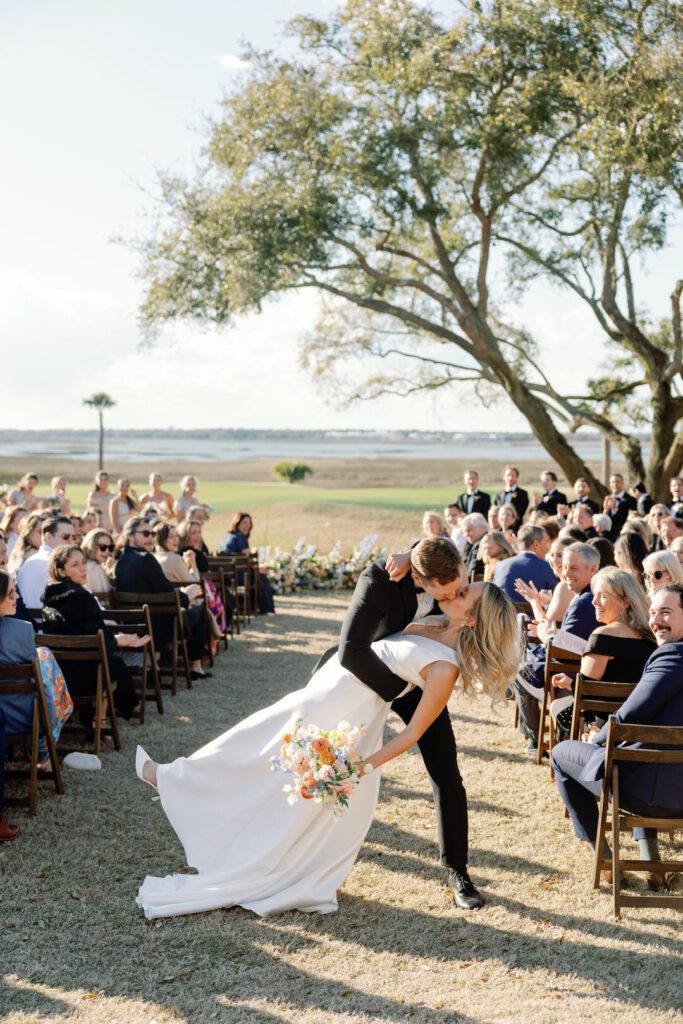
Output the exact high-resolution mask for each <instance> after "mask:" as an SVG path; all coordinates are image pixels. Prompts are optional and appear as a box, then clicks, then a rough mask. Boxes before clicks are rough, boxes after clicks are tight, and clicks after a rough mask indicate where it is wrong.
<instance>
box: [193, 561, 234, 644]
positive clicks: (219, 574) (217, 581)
mask: <svg viewBox="0 0 683 1024" xmlns="http://www.w3.org/2000/svg"><path fill="white" fill-rule="evenodd" d="M199 578H200V580H201V583H202V586H203V585H204V583H211V584H213V586H214V587H215V588H216V591H217V592H218V596H219V597H220V599H221V601H222V603H223V609H224V611H225V622H226V626H225V629H224V630H222V631H221V636H222V638H223V647H224V649H225V650H226V651H227V649H228V633H230V635H231V636H233V635H234V630H233V626H232V621H231V622H230V625H228V610H229V609H228V602H227V596H226V592H225V572H224V571H223V569H214V570H213V571H212V572H201V573H200V574H199ZM219 628H220V627H219Z"/></svg>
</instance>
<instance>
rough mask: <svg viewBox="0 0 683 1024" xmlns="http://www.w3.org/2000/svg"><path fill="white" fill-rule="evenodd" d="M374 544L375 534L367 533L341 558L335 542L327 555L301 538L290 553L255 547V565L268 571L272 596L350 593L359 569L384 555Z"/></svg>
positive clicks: (385, 551) (382, 549)
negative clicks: (256, 549)
mask: <svg viewBox="0 0 683 1024" xmlns="http://www.w3.org/2000/svg"><path fill="white" fill-rule="evenodd" d="M387 553H388V552H387V549H386V548H383V547H380V546H379V545H378V543H377V535H376V534H368V536H367V537H364V538H363V539H362V541H361V542H360V544H357V545H356V546H355V547H354V549H353V551H352V553H351V554H350V555H348V556H347V555H344V554H343V553H342V550H341V543H340V542H339V541H338V542H337V543H336V544H335V545H334V547H333V548H332V550H331V551H330V552H329V554H327V555H325V554H323V553H322V552H320V551H318V548H317V547H316V546H315V544H306V540H305V538H304V537H301V538H300V539H299V540H298V541H297V542H296V545H295V547H294V549H293V550H292V551H285V550H283V549H282V548H270V547H267V548H259V563H260V564H261V565H262V566H265V567H266V569H267V571H268V579H269V580H270V582H271V584H272V586H273V590H274V591H275V593H276V594H295V593H296V592H297V591H299V590H353V588H354V587H355V585H356V581H357V580H358V577H359V576H360V574H361V573H362V571H363V569H364V568H365V567H366V565H368V564H369V563H370V562H373V561H374V560H375V559H376V558H382V557H384V556H385V555H386V554H387Z"/></svg>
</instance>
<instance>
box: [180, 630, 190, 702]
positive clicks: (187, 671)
mask: <svg viewBox="0 0 683 1024" xmlns="http://www.w3.org/2000/svg"><path fill="white" fill-rule="evenodd" d="M179 644H180V651H181V654H182V656H183V666H184V668H185V681H186V682H187V688H188V690H191V689H192V670H191V669H190V656H189V655H188V653H187V640H186V639H185V637H184V636H183V637H181V638H180V640H179Z"/></svg>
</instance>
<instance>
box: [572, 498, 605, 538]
mask: <svg viewBox="0 0 683 1024" xmlns="http://www.w3.org/2000/svg"><path fill="white" fill-rule="evenodd" d="M568 524H569V525H570V526H577V527H578V528H579V530H583V532H584V534H585V536H586V539H587V540H590V539H591V538H592V537H597V535H598V534H597V531H596V529H595V527H594V526H593V513H592V512H591V510H590V508H589V507H588V504H587V503H586V504H584V503H582V502H580V501H577V502H574V505H573V506H572V509H571V512H570V514H569V519H568Z"/></svg>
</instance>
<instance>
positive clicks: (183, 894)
mask: <svg viewBox="0 0 683 1024" xmlns="http://www.w3.org/2000/svg"><path fill="white" fill-rule="evenodd" d="M372 648H373V650H374V652H375V653H376V654H377V655H378V656H379V657H380V658H381V659H382V661H383V662H384V663H385V664H386V665H388V667H389V668H390V669H391V670H392V671H393V672H395V673H396V675H398V676H400V678H401V679H405V680H406V683H413V684H415V685H417V686H421V685H422V678H421V676H420V671H421V670H422V669H424V668H425V667H426V666H427V665H429V664H431V663H432V662H434V661H450V662H451V663H453V664H455V660H456V659H455V653H454V651H453V650H452V649H451V648H450V647H446V646H445V645H443V644H440V643H438V642H437V641H435V640H428V639H426V638H424V637H417V636H410V637H405V638H404V637H403V636H402V634H395V635H394V636H391V637H387V638H386V639H384V640H379V641H376V642H375V643H373V645H372ZM274 665H275V666H276V665H277V663H276V662H275V663H274ZM389 706H390V705H389V704H387V703H386V701H384V700H382V698H381V697H379V696H377V694H376V693H375V692H374V691H373V690H371V689H370V688H369V687H367V686H365V685H364V684H363V683H361V682H360V681H359V680H358V679H357V678H356V677H355V676H353V675H351V673H350V672H347V671H346V670H345V669H343V668H342V667H341V665H340V664H339V659H338V657H337V656H336V655H335V656H334V657H332V658H330V660H329V661H327V662H326V664H325V665H323V666H322V668H321V669H320V670H319V671H318V672H316V673H315V675H314V676H313V677H312V678H311V681H310V682H309V684H308V686H306V687H304V689H302V690H296V691H295V692H294V693H289V694H287V696H286V697H283V698H282V700H279V701H278V702H277V703H276V704H272V705H271V706H270V707H268V708H264V709H263V710H262V711H257V712H256V713H255V714H253V715H250V716H249V718H246V719H245V720H244V721H243V722H239V723H238V724H237V725H236V726H234V727H233V728H232V729H230V730H228V732H226V733H223V735H222V736H219V737H218V738H217V739H215V740H212V741H211V743H208V744H207V745H206V746H205V747H202V748H201V749H200V750H198V751H196V753H194V754H192V755H191V756H190V757H179V758H178V759H177V760H176V761H173V762H172V763H171V764H162V765H160V766H159V770H158V777H157V778H158V786H159V795H160V797H161V804H162V806H163V808H164V811H165V812H166V815H167V816H168V819H169V821H170V822H171V825H172V826H173V828H174V829H175V831H176V833H177V835H178V838H179V839H180V841H181V843H182V844H183V847H184V848H185V855H186V858H187V863H188V864H189V865H190V866H191V867H193V868H196V869H197V871H198V872H199V873H198V874H197V875H186V874H181V875H167V876H166V877H165V878H154V877H152V876H151V875H148V876H147V878H145V880H144V882H143V883H142V886H141V887H140V890H139V893H138V896H137V900H136V902H137V904H138V906H139V907H141V908H142V909H143V910H144V912H145V916H146V917H148V918H158V917H171V916H174V915H177V914H194V913H197V912H199V911H204V910H215V909H217V908H219V907H231V906H241V907H245V908H246V909H247V910H252V911H254V912H255V913H257V914H260V915H261V916H265V915H267V914H276V913H280V912H282V911H285V910H293V909H298V910H304V911H311V912H314V911H315V912H318V913H321V914H329V913H331V912H333V911H335V910H336V909H337V889H338V888H339V886H340V885H341V883H342V882H343V880H344V878H345V877H346V875H347V874H348V872H349V871H350V870H351V867H352V866H353V863H354V861H355V859H356V856H357V855H358V850H359V849H360V846H361V844H362V842H363V840H364V838H365V835H366V833H367V831H368V829H369V828H370V825H371V823H372V820H373V817H374V814H375V807H376V804H377V796H378V793H379V784H380V772H379V771H376V772H371V773H370V774H369V775H367V776H364V777H363V778H362V779H361V781H360V782H359V783H358V785H357V786H355V787H354V791H353V793H352V795H351V797H350V800H349V807H348V809H347V810H346V811H345V812H344V813H343V814H342V815H341V816H340V817H337V818H335V817H334V815H333V814H332V811H331V810H330V809H329V808H327V807H323V806H322V805H320V804H317V803H314V801H313V800H299V801H298V802H297V803H295V804H288V803H287V798H286V796H285V794H284V793H283V791H282V787H283V785H284V784H285V783H286V782H287V781H291V780H290V779H289V777H288V776H287V775H283V774H282V773H281V772H274V771H271V770H270V758H271V757H272V756H274V755H277V754H278V753H279V750H280V746H281V742H282V735H283V733H285V732H288V731H291V729H292V727H293V726H294V725H295V723H296V721H297V719H299V718H301V719H303V720H304V722H305V723H306V724H312V725H317V726H318V727H319V728H320V729H333V728H335V727H336V726H337V723H338V722H340V721H343V720H346V721H348V722H350V723H351V725H359V724H361V723H363V724H364V726H365V730H364V732H363V733H362V735H361V738H360V741H359V743H358V745H357V746H358V752H359V753H360V754H361V756H363V757H368V756H369V755H370V754H372V753H373V752H374V751H376V750H378V749H379V748H380V747H381V746H382V734H383V729H384V723H385V721H386V718H387V714H388V712H389Z"/></svg>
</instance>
